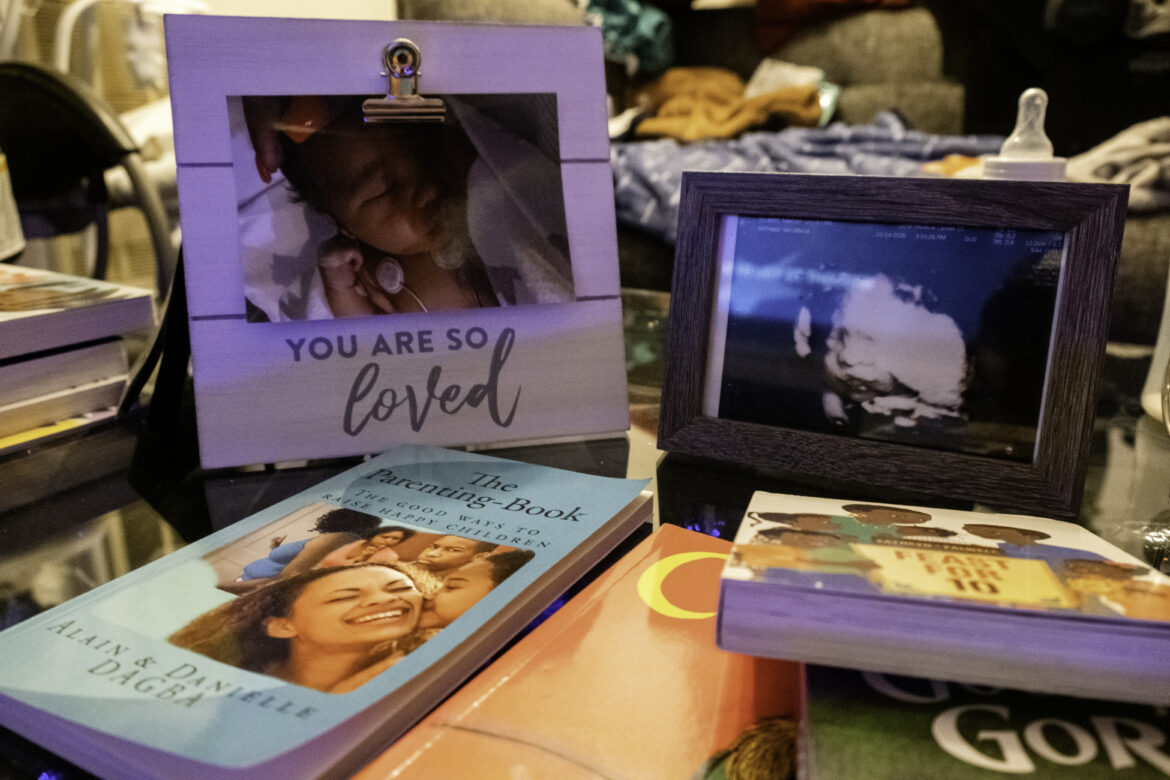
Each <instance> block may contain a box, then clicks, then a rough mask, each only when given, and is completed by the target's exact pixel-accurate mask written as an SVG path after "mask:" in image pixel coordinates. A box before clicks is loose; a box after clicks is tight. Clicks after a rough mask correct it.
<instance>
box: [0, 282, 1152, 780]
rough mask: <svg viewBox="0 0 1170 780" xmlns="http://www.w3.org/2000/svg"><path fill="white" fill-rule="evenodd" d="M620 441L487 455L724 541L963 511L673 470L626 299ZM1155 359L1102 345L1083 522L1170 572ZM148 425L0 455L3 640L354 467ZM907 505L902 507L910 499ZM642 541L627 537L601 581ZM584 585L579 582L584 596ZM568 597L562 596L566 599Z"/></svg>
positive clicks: (663, 305)
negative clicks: (769, 504)
mask: <svg viewBox="0 0 1170 780" xmlns="http://www.w3.org/2000/svg"><path fill="white" fill-rule="evenodd" d="M623 303H624V310H625V314H624V327H625V332H626V351H627V361H626V362H627V375H628V380H629V406H630V421H631V426H630V429H629V431H628V432H626V433H624V434H622V435H618V436H615V437H611V438H599V439H593V440H588V441H574V442H567V443H550V444H544V445H532V446H524V447H501V448H492V449H485V450H483V451H484V452H485V453H487V454H491V455H495V456H499V457H504V458H511V459H515V460H520V461H524V462H529V463H537V464H542V465H549V466H556V467H560V468H566V469H570V470H575V471H580V472H585V473H592V474H599V475H604V476H628V477H633V478H649V479H651V480H652V484H651V489H652V490H654V492H655V506H654V510H655V511H654V525H655V526H656V525H658V524H660V523H673V524H676V525H681V526H684V527H687V528H690V529H692V530H697V531H701V532H703V533H707V534H711V535H715V536H719V537H722V538H730V537H732V536H733V535H734V533H735V531H736V528H737V527H738V524H739V520H740V517H741V516H742V514H743V512H744V510H745V509H746V507H747V503H748V500H749V498H750V497H751V494H752V492H753V491H755V490H771V491H775V492H793V493H819V494H822V495H828V496H835V497H841V498H845V497H848V498H851V499H857V500H871V501H895V502H901V503H925V504H928V505H930V504H933V505H935V506H944V505H945V506H954V507H956V508H972V507H971V506H970V505H969V504H967V505H964V504H962V503H955V502H953V501H945V500H943V499H938V498H935V499H933V500H932V499H931V498H930V497H929V496H915V497H908V496H904V495H892V494H890V493H889V492H887V491H881V490H862V491H859V490H857V489H856V488H853V489H851V492H849V493H848V495H837V493H836V492H835V489H834V488H833V487H831V486H818V485H815V484H812V485H810V484H808V483H807V482H804V483H795V482H792V481H790V480H787V479H785V478H784V477H782V476H777V475H765V474H761V473H758V472H748V471H745V470H743V469H737V468H735V467H731V466H728V465H726V464H719V463H713V462H706V461H702V460H698V459H693V458H682V457H679V456H675V455H664V454H663V453H662V452H661V451H659V450H658V448H657V445H656V433H657V424H658V409H659V399H660V392H661V385H662V382H661V379H662V366H663V361H664V355H665V341H666V331H667V322H668V319H667V317H668V297H667V296H666V295H665V294H662V293H654V292H646V291H633V290H629V291H625V292H624V293H623ZM1151 353H1152V350H1151V349H1145V348H1134V347H1128V346H1122V345H1110V347H1109V349H1108V351H1107V357H1106V362H1105V370H1104V374H1103V377H1102V383H1101V390H1100V393H1099V400H1098V403H1097V408H1096V418H1095V423H1094V431H1093V443H1092V449H1091V453H1090V462H1089V468H1088V473H1087V477H1086V486H1085V495H1084V500H1083V503H1082V508H1081V514H1080V522H1081V523H1082V524H1084V525H1086V526H1087V527H1089V528H1090V529H1091V530H1093V531H1094V532H1096V533H1098V534H1099V535H1101V536H1103V537H1104V538H1106V539H1107V540H1108V541H1110V542H1112V543H1114V544H1116V545H1118V546H1120V547H1122V548H1123V549H1125V550H1127V551H1128V552H1130V553H1132V554H1134V555H1136V556H1137V557H1139V558H1143V559H1144V560H1147V561H1149V562H1150V563H1151V564H1154V565H1157V566H1160V567H1161V568H1162V569H1163V570H1164V571H1168V572H1170V564H1168V563H1167V561H1166V558H1165V554H1166V550H1167V548H1168V547H1170V533H1167V530H1166V529H1167V528H1170V520H1168V519H1167V514H1166V512H1167V510H1168V509H1170V435H1167V432H1166V428H1165V426H1163V425H1162V423H1161V422H1160V421H1158V420H1155V419H1153V418H1152V417H1150V416H1148V415H1146V414H1144V413H1143V412H1142V409H1141V406H1140V402H1139V397H1140V391H1141V388H1142V384H1143V382H1144V380H1145V377H1146V374H1147V372H1148V371H1149V367H1150V356H1151ZM150 423H151V421H150V420H149V418H148V417H147V416H146V414H138V415H134V416H131V417H130V418H129V419H126V420H122V421H117V422H112V423H110V424H108V425H106V426H104V427H99V428H96V429H91V430H87V431H85V432H83V433H80V434H78V435H76V436H73V437H67V438H64V439H58V440H55V441H51V442H48V443H45V444H42V445H39V446H31V447H28V448H25V449H22V450H19V451H16V452H8V453H5V454H3V455H0V627H7V626H10V625H13V624H15V623H17V622H19V621H20V620H22V619H24V618H27V617H29V616H31V615H33V614H36V613H38V612H40V611H43V610H45V609H47V608H50V607H52V606H55V605H58V604H61V603H63V602H64V601H66V600H68V599H70V598H72V597H74V596H77V595H79V594H81V593H83V592H85V591H87V590H89V589H91V588H94V587H96V586H98V585H100V584H102V583H104V582H108V581H109V580H111V579H113V578H115V577H117V576H119V575H121V574H124V573H126V572H128V571H130V570H132V569H134V568H137V567H139V566H142V565H144V564H145V563H148V562H150V561H152V560H155V559H157V558H159V557H161V556H163V555H166V554H167V553H169V552H173V551H174V550H176V549H178V548H180V547H182V546H183V545H184V544H187V543H188V542H190V541H193V540H195V539H199V538H201V537H203V536H206V535H207V534H209V533H211V532H212V531H214V530H218V529H220V528H223V527H225V526H227V525H229V524H231V523H233V522H235V521H237V520H239V519H241V518H244V517H247V516H248V515H250V514H252V513H254V512H256V511H259V510H260V509H263V508H265V507H268V506H270V505H272V504H274V503H276V502H277V501H280V500H282V499H284V498H287V497H288V496H291V495H293V494H295V493H297V492H299V491H301V490H304V489H307V488H309V487H311V486H313V485H315V484H317V483H318V482H321V481H322V480H324V479H326V478H327V477H329V476H332V475H333V474H336V473H337V472H339V471H342V470H344V469H345V468H349V467H350V466H352V465H354V464H356V463H358V462H360V458H349V459H337V460H330V461H310V462H301V463H295V464H281V465H279V466H276V465H268V466H257V467H252V468H247V469H232V470H220V471H214V472H204V471H201V470H200V469H199V468H198V463H197V455H196V450H195V438H194V419H193V409H192V407H191V406H190V404H187V405H186V406H185V407H184V411H183V414H181V415H180V419H177V420H170V421H167V425H166V426H165V428H166V429H167V432H166V433H165V434H163V435H160V434H159V433H158V431H157V430H155V429H152V427H151V424H150ZM909 499H913V500H909ZM649 530H650V528H646V529H643V530H642V531H641V532H639V533H636V534H635V535H634V537H633V538H632V539H631V540H630V541H629V542H627V543H626V544H624V545H622V546H620V547H619V549H618V550H617V551H615V553H614V554H613V555H611V556H610V557H609V558H607V560H606V561H604V562H603V563H602V564H601V565H599V567H598V569H597V571H600V570H601V569H602V568H604V567H605V566H608V565H609V564H610V563H611V562H612V561H613V560H614V559H615V558H616V556H617V555H619V554H621V553H622V552H624V551H625V550H628V549H629V547H630V546H632V544H633V543H635V542H636V541H637V540H639V539H641V538H642V537H643V536H644V535H645V533H647V532H649ZM592 576H593V575H589V576H587V577H586V578H585V579H584V580H583V581H582V583H579V585H578V586H577V588H579V587H580V586H581V584H583V583H584V582H586V581H588V580H589V579H590V578H591V577H592ZM577 588H574V590H576V589H577ZM0 776H4V777H9V776H12V777H38V776H39V777H45V778H54V777H56V778H73V777H88V775H87V774H86V773H84V772H83V771H81V770H79V769H77V768H75V767H73V766H72V765H70V764H68V763H66V762H65V761H63V760H61V759H59V758H58V757H56V756H53V755H52V754H50V753H48V752H47V751H44V750H42V749H40V748H39V747H37V746H36V745H33V744H31V743H29V742H27V741H25V740H23V739H21V738H20V737H18V736H16V735H15V734H13V733H11V732H9V731H7V730H4V729H0Z"/></svg>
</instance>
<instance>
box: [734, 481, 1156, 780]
mask: <svg viewBox="0 0 1170 780" xmlns="http://www.w3.org/2000/svg"><path fill="white" fill-rule="evenodd" d="M718 620H719V629H718V631H719V639H718V641H719V645H720V646H721V647H722V648H724V649H726V650H731V651H734V652H741V653H748V654H751V655H755V656H761V657H770V658H778V659H785V660H789V661H797V662H804V663H805V664H807V665H808V666H807V677H806V681H805V688H804V695H803V697H802V698H803V705H802V718H801V735H800V739H799V742H800V745H801V758H800V761H799V765H800V771H799V776H800V777H803V778H837V777H851V776H857V777H861V776H864V777H869V778H919V777H921V778H926V777H931V778H933V777H951V778H960V777H991V776H995V775H996V774H997V773H1000V774H1002V775H1004V776H1007V775H1010V774H1028V775H1030V776H1035V777H1106V776H1109V777H1112V776H1114V773H1116V774H1117V775H1118V776H1125V777H1164V776H1168V775H1170V752H1168V751H1167V750H1166V744H1167V739H1168V737H1170V717H1168V716H1167V706H1168V705H1170V665H1168V664H1167V663H1166V660H1167V659H1170V577H1167V576H1166V575H1165V574H1163V573H1161V572H1159V571H1157V570H1156V569H1155V568H1152V567H1150V566H1148V565H1146V564H1144V563H1143V562H1142V561H1140V560H1138V559H1137V558H1135V557H1134V556H1132V555H1129V554H1128V553H1126V552H1125V551H1123V550H1121V549H1120V548H1118V547H1116V546H1114V545H1112V544H1110V543H1108V542H1106V541H1105V540H1104V539H1101V538H1100V537H1098V536H1096V535H1095V534H1093V533H1092V532H1090V531H1089V530H1087V529H1085V528H1082V527H1080V526H1078V525H1075V524H1072V523H1066V522H1061V521H1057V520H1051V519H1046V518H1038V517H1028V516H1022V515H1004V514H993V513H989V512H962V511H955V510H944V509H933V508H928V507H920V506H901V505H896V506H895V505H885V504H880V505H879V504H867V503H859V502H848V501H839V500H830V499H822V498H809V497H804V496H793V495H780V494H771V493H763V492H757V493H756V494H755V495H754V496H753V498H752V501H751V503H750V504H749V506H748V511H747V513H746V515H745V517H744V519H743V522H742V524H741V525H740V528H739V531H738V532H737V535H736V538H735V543H734V546H733V548H732V550H731V553H730V556H729V557H728V562H727V565H726V567H725V568H724V571H723V574H722V578H721V593H720V605H719V619H718ZM831 667H842V668H831ZM927 678H929V679H927ZM943 681H945V682H943Z"/></svg>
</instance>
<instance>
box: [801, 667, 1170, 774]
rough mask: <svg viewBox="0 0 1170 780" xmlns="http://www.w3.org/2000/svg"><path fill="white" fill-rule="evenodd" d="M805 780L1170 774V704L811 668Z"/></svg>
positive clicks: (804, 720)
mask: <svg viewBox="0 0 1170 780" xmlns="http://www.w3.org/2000/svg"><path fill="white" fill-rule="evenodd" d="M803 700H804V704H803V708H802V709H803V711H802V716H801V720H800V735H799V740H798V742H799V746H800V751H799V760H798V767H799V769H798V772H797V777H798V778H799V780H838V778H846V777H866V778H872V780H936V779H937V778H940V777H945V778H948V780H986V779H987V778H995V777H1029V778H1035V780H1079V779H1080V778H1093V779H1094V780H1095V779H1097V778H1100V779H1101V780H1104V779H1105V778H1135V780H1138V779H1139V778H1165V777H1170V713H1167V710H1166V708H1165V707H1155V706H1151V705H1144V704H1127V703H1122V702H1116V701H1103V700H1100V699H1076V698H1070V697H1066V696H1046V695H1040V694H1035V693H1026V692H1024V691H1019V690H1011V689H1002V688H989V687H985V686H977V685H964V684H960V683H953V682H943V681H940V680H929V679H923V678H918V677H902V676H896V675H888V674H879V673H875V672H860V671H856V670H852V669H836V668H832V667H824V666H814V665H809V666H808V668H807V677H806V682H805V687H804V696H803Z"/></svg>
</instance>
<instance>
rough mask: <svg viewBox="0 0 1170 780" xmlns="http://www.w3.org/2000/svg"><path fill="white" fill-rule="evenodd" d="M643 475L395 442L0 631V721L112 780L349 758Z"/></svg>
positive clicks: (521, 601) (578, 548)
mask: <svg viewBox="0 0 1170 780" xmlns="http://www.w3.org/2000/svg"><path fill="white" fill-rule="evenodd" d="M644 487H645V483H644V482H642V481H636V480H621V479H610V478H604V477H594V476H586V475H582V474H577V473H573V472H568V471H562V470H559V469H552V468H546V467H541V466H532V465H528V464H522V463H517V462H513V461H508V460H502V459H498V458H492V457H487V456H483V455H478V454H469V453H464V452H458V451H452V450H444V449H439V448H434V447H423V446H403V447H399V448H396V449H394V450H391V451H389V452H387V453H384V454H383V455H380V456H378V457H377V458H374V459H372V460H370V461H368V462H366V463H363V464H362V465H360V466H356V467H354V468H352V469H350V470H348V471H346V472H344V473H342V474H339V475H337V476H336V477H333V478H331V479H328V480H326V481H325V482H322V483H321V484H320V485H318V486H317V487H315V488H314V489H312V490H309V491H305V492H302V493H300V494H298V495H296V496H293V497H292V498H289V499H287V500H285V501H282V502H280V503H278V504H276V505H275V506H273V507H270V508H269V509H266V510H264V511H262V512H260V513H258V514H256V515H253V516H252V517H250V518H247V519H245V520H242V521H240V522H238V523H236V524H234V525H232V526H230V527H228V528H226V529H224V530H222V531H219V532H217V533H215V534H212V535H211V536H208V537H207V538H205V539H203V540H200V541H198V542H195V543H193V544H191V545H189V546H187V547H185V548H183V549H182V550H179V551H177V552H175V553H172V554H171V555H168V556H166V557H164V558H162V559H160V560H158V561H155V562H154V563H152V564H149V565H147V566H144V567H143V568H141V569H138V570H136V571H134V572H132V573H130V574H128V575H126V576H124V577H121V578H119V579H117V580H114V581H113V582H111V583H109V584H107V585H105V586H102V587H100V588H97V589H95V590H93V591H90V592H89V593H86V594H84V595H82V596H79V597H77V598H75V599H73V600H72V601H69V602H66V603H65V604H63V605H62V606H60V607H57V608H55V609H53V610H50V611H48V612H46V613H43V614H41V615H38V616H36V617H34V618H31V619H29V620H27V621H25V622H23V623H21V624H18V625H17V626H14V627H12V628H9V629H7V630H5V631H3V632H0V657H3V659H4V663H3V664H0V723H2V724H3V725H4V726H6V727H8V728H10V729H12V730H14V731H16V732H18V733H20V734H22V735H24V736H26V737H28V738H30V739H32V740H34V741H36V742H38V743H40V744H42V745H44V746H45V747H47V748H49V749H50V750H53V751H55V752H57V753H59V754H60V755H62V756H64V757H65V758H67V759H69V760H71V761H73V762H75V763H77V764H79V765H81V766H82V767H84V768H85V769H88V770H90V771H92V772H96V773H97V774H99V775H103V776H107V777H117V778H130V777H155V776H165V777H175V778H183V777H187V778H196V777H198V778H202V777H248V778H263V777H279V778H297V777H322V776H340V775H343V774H347V773H349V772H351V771H353V769H355V768H356V767H358V766H361V765H362V764H364V763H365V762H367V761H369V760H370V759H371V758H372V757H373V756H374V755H376V754H377V753H378V751H380V750H383V749H385V748H386V747H387V746H388V744H389V743H390V742H391V741H393V740H394V739H395V738H396V737H397V736H398V735H400V734H401V733H402V732H404V731H405V730H406V729H407V728H409V727H410V726H411V725H412V724H413V723H414V722H415V721H417V720H418V719H419V718H420V717H421V716H422V715H423V714H425V713H426V712H427V711H428V710H429V709H431V708H432V707H434V706H435V705H436V704H437V703H438V702H439V701H441V700H442V698H443V697H444V696H445V695H447V694H448V693H449V692H450V691H451V690H452V689H453V688H454V687H455V686H457V685H458V684H459V683H460V682H462V681H463V680H464V679H465V678H466V677H467V676H468V675H470V674H471V673H473V672H474V671H475V669H476V667H477V666H478V665H480V664H482V663H483V662H484V661H486V660H487V659H488V658H490V656H491V654H492V653H493V652H495V651H497V650H498V649H499V648H500V647H501V646H502V645H503V644H504V643H505V642H506V641H507V640H508V639H510V638H511V637H512V636H514V635H515V634H516V633H517V632H518V631H519V630H520V629H521V628H523V626H524V625H525V624H526V623H527V622H529V621H530V620H531V619H533V618H534V617H536V616H537V615H538V614H539V613H540V611H541V610H543V609H544V608H545V607H546V606H547V605H548V604H549V603H551V602H552V600H553V599H555V598H556V597H557V596H558V595H559V594H560V593H562V592H563V591H564V590H565V588H566V587H568V586H569V585H570V584H571V583H572V582H573V581H575V580H576V579H577V578H578V577H580V576H581V575H582V574H583V573H585V572H586V571H587V570H588V568H589V567H591V566H592V565H593V564H595V563H596V562H597V561H598V560H600V559H601V558H602V557H603V556H604V555H605V554H606V553H607V552H608V551H609V550H611V549H612V548H613V547H614V546H615V545H616V544H617V543H618V542H619V541H620V540H621V539H622V538H623V537H624V536H625V535H627V534H628V533H629V532H630V531H631V530H633V528H634V527H635V526H636V525H637V524H638V523H641V522H643V521H645V520H647V519H649V516H650V511H649V510H650V501H649V495H648V494H646V493H644V492H642V490H643V488H644Z"/></svg>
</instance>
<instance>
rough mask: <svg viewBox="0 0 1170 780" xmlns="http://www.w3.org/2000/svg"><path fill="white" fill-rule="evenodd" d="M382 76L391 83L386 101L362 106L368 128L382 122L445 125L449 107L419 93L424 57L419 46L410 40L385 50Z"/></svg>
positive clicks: (373, 100)
mask: <svg viewBox="0 0 1170 780" xmlns="http://www.w3.org/2000/svg"><path fill="white" fill-rule="evenodd" d="M382 64H383V65H384V66H385V67H386V70H385V71H384V72H383V74H382V75H384V76H386V77H387V80H388V81H389V91H388V92H387V94H386V97H384V98H370V99H369V100H366V101H365V102H364V103H362V112H363V113H364V114H365V119H366V122H367V123H368V124H378V123H382V122H428V123H435V122H442V121H444V120H445V119H446V118H447V106H446V104H445V103H444V102H443V101H442V100H440V99H439V98H425V97H423V96H422V95H420V94H419V93H418V77H419V70H420V67H421V64H422V55H421V54H420V53H419V50H418V46H415V45H414V42H413V41H410V40H407V39H406V38H399V39H398V40H396V41H394V42H393V43H391V44H389V45H387V46H386V48H385V49H383V50H382Z"/></svg>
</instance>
